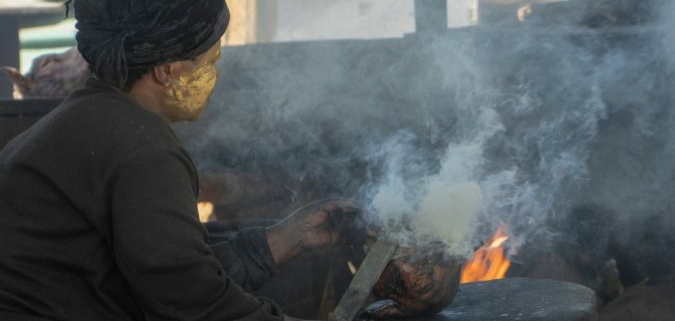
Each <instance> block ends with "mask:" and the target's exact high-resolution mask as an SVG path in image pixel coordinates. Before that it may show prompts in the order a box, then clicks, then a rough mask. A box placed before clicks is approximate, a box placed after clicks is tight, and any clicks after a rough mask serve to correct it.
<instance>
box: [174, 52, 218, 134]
mask: <svg viewBox="0 0 675 321" xmlns="http://www.w3.org/2000/svg"><path fill="white" fill-rule="evenodd" d="M219 58H220V42H218V43H216V44H215V45H213V47H211V48H210V49H209V50H207V51H206V52H205V53H203V54H201V55H199V56H197V57H196V58H194V59H191V60H186V61H182V62H181V64H182V67H184V68H182V70H181V72H180V73H179V74H178V76H177V77H175V78H173V79H172V80H171V82H170V83H169V84H168V95H167V99H166V101H165V107H166V108H165V111H166V112H165V116H166V117H167V119H168V120H169V121H171V122H174V121H183V120H194V119H196V118H198V117H199V115H201V113H202V111H203V110H204V107H205V106H206V103H207V101H208V99H209V96H210V95H211V93H212V92H213V87H214V86H215V84H216V78H217V77H218V70H217V68H216V62H217V61H218V59H219Z"/></svg>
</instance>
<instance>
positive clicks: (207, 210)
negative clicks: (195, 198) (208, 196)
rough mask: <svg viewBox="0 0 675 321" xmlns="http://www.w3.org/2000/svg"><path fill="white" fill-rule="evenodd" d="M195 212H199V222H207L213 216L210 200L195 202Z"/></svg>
mask: <svg viewBox="0 0 675 321" xmlns="http://www.w3.org/2000/svg"><path fill="white" fill-rule="evenodd" d="M197 212H198V213H199V221H201V222H208V221H211V220H213V219H214V218H215V217H214V215H213V203H211V202H199V203H197Z"/></svg>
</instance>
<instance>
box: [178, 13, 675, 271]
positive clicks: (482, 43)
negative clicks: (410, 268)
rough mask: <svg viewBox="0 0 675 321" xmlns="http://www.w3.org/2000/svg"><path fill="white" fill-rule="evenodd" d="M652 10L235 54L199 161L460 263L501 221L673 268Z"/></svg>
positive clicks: (196, 140)
mask: <svg viewBox="0 0 675 321" xmlns="http://www.w3.org/2000/svg"><path fill="white" fill-rule="evenodd" d="M570 3H572V1H570ZM575 3H578V2H575ZM640 3H641V7H640V8H641V9H640V10H642V11H640V12H641V14H643V15H644V17H642V16H641V18H640V19H637V20H635V19H633V20H630V19H628V20H620V19H618V20H617V19H615V20H610V19H606V20H603V19H605V18H606V16H603V15H601V14H597V16H596V15H594V13H593V12H590V13H589V11H588V10H586V11H578V12H577V11H574V10H576V9H575V8H573V7H574V6H570V7H569V8H568V9H569V10H568V11H565V14H566V15H553V16H556V17H566V19H567V20H565V21H560V19H558V20H556V21H555V22H554V23H551V22H548V21H547V20H545V19H544V18H542V17H546V15H544V14H542V15H540V16H537V15H536V14H537V11H536V9H537V7H535V8H534V9H535V10H533V13H532V19H531V20H529V21H528V20H525V21H522V22H519V23H513V24H507V25H503V24H500V25H490V24H489V23H486V24H484V25H479V26H475V27H467V28H462V29H449V30H446V31H443V32H438V33H430V34H410V35H406V36H405V37H403V38H398V39H378V40H353V41H351V40H339V41H314V42H291V43H277V44H261V45H251V46H244V47H235V48H229V49H227V50H225V51H224V52H223V59H222V65H221V80H220V82H219V84H218V86H217V88H218V89H217V91H216V93H215V94H214V95H213V97H212V102H211V104H210V106H209V107H208V111H207V113H206V115H204V119H203V120H202V121H201V122H200V123H199V124H198V125H197V126H198V127H199V128H200V131H201V132H200V134H199V135H193V136H191V137H192V138H190V139H189V140H188V145H189V148H190V149H191V150H192V152H193V153H194V155H196V156H195V160H196V162H197V164H198V165H199V166H200V168H202V169H204V168H210V169H213V168H221V169H222V170H234V171H236V170H246V171H260V172H279V173H283V176H284V177H285V180H284V181H283V183H282V184H281V185H283V186H284V188H287V189H289V190H292V191H293V193H292V195H294V197H300V196H299V195H302V194H303V193H310V194H312V195H329V194H340V195H344V196H348V197H354V198H358V199H360V200H362V201H363V202H364V203H365V204H367V205H368V206H369V208H370V209H371V210H372V211H373V212H374V213H376V214H378V216H379V218H380V219H382V220H383V221H385V222H386V223H385V225H386V226H387V227H389V228H391V231H392V232H393V231H394V230H396V229H401V226H406V227H405V228H404V229H412V230H414V231H415V233H417V236H418V237H419V236H420V235H422V237H430V238H432V239H440V240H442V241H445V242H446V243H448V244H450V246H451V249H452V251H453V253H454V254H460V255H464V254H466V253H468V252H469V251H470V250H471V248H472V246H475V245H477V244H478V243H479V242H480V240H481V239H483V238H484V237H485V236H487V235H488V234H489V233H491V232H492V231H493V230H494V228H495V227H496V226H497V225H498V224H500V223H502V222H503V223H505V224H506V225H507V226H508V228H509V231H510V233H511V236H512V240H518V241H519V242H520V245H521V246H527V245H529V246H535V247H538V248H540V249H553V248H557V247H558V246H560V245H561V244H563V245H565V244H573V245H574V246H578V247H579V248H583V247H584V246H586V245H588V244H587V243H590V245H591V246H592V247H593V248H594V251H595V250H597V253H599V254H597V255H598V256H603V255H605V254H604V253H606V252H607V251H610V250H608V249H609V248H616V247H620V248H625V249H628V250H626V251H624V252H625V253H629V254H626V255H627V260H630V259H631V258H630V256H631V255H632V254H631V253H637V252H640V253H642V254H641V255H645V253H650V254H651V255H658V254H659V253H660V254H667V253H671V254H672V250H668V249H667V247H666V246H667V245H672V243H673V241H672V237H666V236H665V235H666V234H665V233H666V232H665V231H663V229H664V228H663V227H664V226H672V225H673V218H672V217H673V215H672V214H671V213H670V211H671V210H672V209H673V207H674V206H673V205H675V204H674V202H675V198H673V197H672V191H673V190H675V167H674V166H672V160H673V159H675V132H674V131H675V110H674V109H673V103H674V102H675V97H674V96H675V95H674V91H675V86H674V85H675V82H674V81H673V80H674V79H673V77H674V76H675V74H674V71H675V58H674V57H675V49H673V48H675V41H674V38H675V37H674V32H673V30H675V26H674V25H673V21H674V20H673V19H674V18H675V10H674V9H675V8H674V7H673V5H672V4H671V3H669V2H660V1H645V2H640ZM647 5H649V6H653V7H646V6H647ZM545 8H548V7H544V6H542V7H541V8H539V9H540V10H544V9H545ZM573 9H574V10H573ZM560 10H566V9H565V8H562V9H560ZM589 10H590V9H589ZM576 14H578V16H576ZM603 17H604V18H603ZM645 17H646V18H645ZM535 18H537V19H535ZM584 22H587V23H584ZM336 27H337V26H336ZM276 183H279V182H276ZM300 198H301V197H300ZM289 201H292V200H289ZM583 224H588V225H584V226H588V227H587V228H586V227H584V226H581V225H583ZM580 226H581V227H580ZM582 232H589V233H591V234H593V233H594V232H595V235H596V236H598V238H597V239H593V238H591V241H588V242H587V241H585V240H586V238H587V236H586V235H581V234H580V233H582ZM650 233H651V234H650ZM654 233H656V234H654ZM646 235H652V237H653V238H654V239H658V240H659V242H658V243H649V242H640V241H639V240H640V239H641V238H644V237H647V236H646ZM654 235H655V236H654ZM600 236H602V237H600ZM584 242H587V243H584ZM585 244H586V245H585ZM633 249H636V250H633ZM659 251H661V252H659ZM666 251H671V252H666ZM610 252H611V251H610ZM607 255H610V254H607ZM600 259H604V257H603V258H600ZM643 261H644V260H643ZM645 273H647V272H645Z"/></svg>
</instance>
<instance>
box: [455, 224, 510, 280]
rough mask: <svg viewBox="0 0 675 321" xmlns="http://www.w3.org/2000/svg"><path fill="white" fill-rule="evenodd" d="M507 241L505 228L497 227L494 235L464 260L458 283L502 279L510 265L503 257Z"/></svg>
mask: <svg viewBox="0 0 675 321" xmlns="http://www.w3.org/2000/svg"><path fill="white" fill-rule="evenodd" d="M508 239H509V237H508V236H507V234H506V228H505V227H504V226H500V227H498V228H497V230H496V231H495V233H494V235H492V237H491V238H490V239H489V240H487V241H486V242H485V244H484V245H483V246H481V247H480V248H478V250H476V251H475V252H474V254H473V256H472V257H470V258H469V259H467V260H466V262H465V263H464V266H463V267H462V275H461V278H460V283H469V282H476V281H488V280H495V279H501V278H503V277H504V275H505V274H506V270H508V269H509V266H510V265H511V262H509V260H508V259H507V258H506V256H505V255H504V243H505V242H506V240H508Z"/></svg>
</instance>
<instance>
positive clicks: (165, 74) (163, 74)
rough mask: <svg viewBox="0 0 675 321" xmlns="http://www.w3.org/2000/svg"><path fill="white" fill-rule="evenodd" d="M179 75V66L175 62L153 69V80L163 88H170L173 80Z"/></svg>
mask: <svg viewBox="0 0 675 321" xmlns="http://www.w3.org/2000/svg"><path fill="white" fill-rule="evenodd" d="M177 74H178V65H177V63H175V62H169V63H165V64H162V65H159V66H157V67H154V68H152V75H153V79H154V80H155V81H156V82H157V83H159V84H160V85H162V86H165V87H166V86H169V85H170V84H171V80H172V79H175V78H176V77H177Z"/></svg>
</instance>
